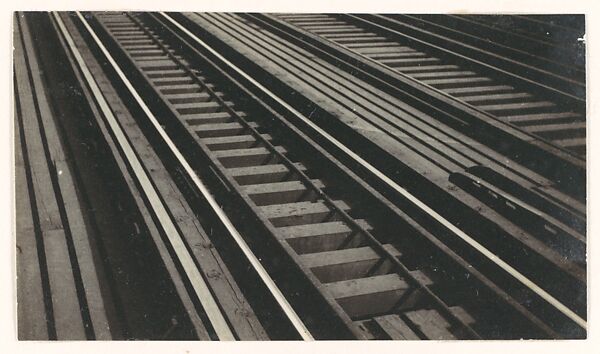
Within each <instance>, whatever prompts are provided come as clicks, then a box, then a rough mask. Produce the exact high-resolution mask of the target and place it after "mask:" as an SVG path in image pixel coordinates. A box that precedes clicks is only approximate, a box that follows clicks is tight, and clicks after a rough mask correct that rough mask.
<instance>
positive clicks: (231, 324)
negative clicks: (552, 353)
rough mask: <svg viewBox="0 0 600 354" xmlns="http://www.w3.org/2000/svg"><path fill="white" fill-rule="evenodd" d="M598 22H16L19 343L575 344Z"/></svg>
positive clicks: (256, 14)
mask: <svg viewBox="0 0 600 354" xmlns="http://www.w3.org/2000/svg"><path fill="white" fill-rule="evenodd" d="M97 5H98V4H97ZM199 8H200V9H201V6H200V4H199ZM542 10H543V9H540V11H542ZM589 22H590V19H589V16H588V15H586V14H585V13H583V12H573V11H565V12H563V13H560V12H554V13H538V12H514V11H509V12H507V13H493V12H491V13H487V12H480V13H476V12H469V13H460V12H447V11H446V12H439V11H436V10H434V8H432V9H431V10H430V11H429V12H407V11H403V8H402V6H401V3H399V4H398V6H397V10H396V11H394V12H360V11H357V12H349V11H337V12H331V11H324V12H314V11H304V12H299V11H290V12H276V11H233V12H227V11H199V12H192V11H157V10H150V11H144V10H141V9H137V10H135V11H117V10H111V11H101V10H94V11H75V8H73V11H67V10H61V11H39V10H36V11H30V10H27V11H14V12H12V24H11V25H10V26H11V30H10V32H11V36H12V48H11V49H12V53H11V59H10V61H11V62H10V66H11V69H12V73H11V81H12V82H11V83H10V89H11V92H10V99H11V101H12V102H11V104H12V107H13V108H12V110H11V115H10V116H9V119H8V120H7V124H8V121H11V122H10V139H11V140H10V145H11V151H12V152H11V154H12V156H11V168H12V169H13V170H12V174H10V177H11V178H13V179H12V184H11V188H12V199H11V202H12V208H13V210H12V214H11V215H12V217H13V220H12V222H13V234H12V242H13V243H12V246H11V247H12V249H11V254H12V255H14V257H13V258H12V262H13V265H14V267H13V269H12V275H11V279H12V281H13V282H14V285H15V291H14V292H15V299H14V304H13V305H14V313H15V316H14V317H15V324H14V327H15V331H16V338H15V339H16V340H18V341H19V342H20V343H23V342H32V343H33V342H38V343H39V342H42V343H44V342H48V341H59V342H62V341H70V342H73V341H152V342H160V341H173V342H175V341H186V342H189V343H190V345H192V347H193V345H194V344H193V342H205V341H292V342H300V341H351V343H352V342H357V341H376V342H380V341H386V342H390V341H393V343H394V345H397V347H396V348H398V349H397V350H401V348H402V345H403V344H402V343H406V341H412V342H416V341H435V342H442V343H448V342H451V341H465V340H466V341H473V340H475V341H481V340H496V341H497V340H502V341H523V340H530V341H526V342H539V341H541V340H543V341H550V340H551V341H554V340H561V341H557V342H563V344H564V340H569V341H573V342H574V343H577V342H585V340H586V339H588V337H589V334H588V309H589V301H590V297H589V294H590V293H589V291H588V290H589V289H588V283H589V282H588V280H589V279H591V278H590V277H589V274H588V273H589V269H588V265H589V262H590V257H589V253H588V251H589V249H588V234H589V232H588V217H587V214H588V202H589V200H588V195H589V188H588V186H589V184H588V179H589V177H588V168H589V166H588V162H589V160H590V158H589V156H590V155H589V146H588V144H587V143H586V141H589V135H590V133H589V130H588V129H589V121H590V108H589V107H590V105H589V102H588V96H589V94H588V89H589V79H588V70H587V68H588V67H589V64H590V63H591V60H593V59H589V56H588V54H589V53H588V44H589V43H588V35H587V26H589ZM592 43H593V44H596V43H594V42H592ZM531 340H534V341H531ZM351 343H346V344H344V345H345V346H348V347H351V346H352V344H351ZM492 343H493V342H492ZM198 344H200V343H198ZM392 348H393V347H392Z"/></svg>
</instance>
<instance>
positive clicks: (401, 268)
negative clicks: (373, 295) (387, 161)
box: [128, 14, 480, 338]
mask: <svg viewBox="0 0 600 354" xmlns="http://www.w3.org/2000/svg"><path fill="white" fill-rule="evenodd" d="M128 16H129V17H130V18H132V20H134V22H135V23H136V24H137V25H138V26H140V27H143V25H142V24H141V23H140V22H139V20H137V19H134V18H133V17H132V16H131V15H129V14H128ZM157 20H158V19H157ZM160 23H162V21H160ZM143 30H144V32H145V33H146V34H148V35H149V36H151V37H153V38H154V36H153V35H152V34H151V33H150V31H148V30H146V29H143ZM154 39H155V38H154ZM155 43H156V44H157V45H159V46H160V47H161V48H162V49H163V50H164V51H166V52H167V53H168V55H169V58H171V59H172V60H173V61H175V62H176V63H178V64H179V66H180V67H182V69H184V70H185V71H186V72H187V73H188V74H190V76H192V78H193V79H194V81H195V82H197V83H198V84H199V85H200V86H202V87H203V89H204V90H205V91H206V92H208V93H209V94H210V96H211V97H212V98H214V99H215V100H216V101H217V102H218V103H219V104H220V105H221V106H222V107H223V108H224V109H225V110H226V111H227V112H228V113H229V114H231V115H232V116H233V117H235V118H236V119H237V120H238V121H239V122H240V123H242V124H243V125H244V127H245V129H246V130H248V131H249V132H250V133H252V135H253V136H254V137H255V138H256V139H257V140H260V141H261V142H262V143H263V144H264V145H265V147H266V148H267V149H268V150H269V151H270V152H271V153H273V154H275V155H276V156H277V157H278V158H279V159H280V160H281V162H282V163H283V164H284V165H285V166H287V167H288V168H289V169H290V170H291V171H293V173H294V174H295V175H297V176H298V178H300V180H301V181H302V182H303V183H304V184H305V186H306V187H307V188H310V189H311V190H312V192H313V193H315V194H316V195H317V196H318V197H320V198H322V199H323V202H324V204H326V205H327V206H328V207H329V208H331V209H332V211H333V212H335V213H337V214H339V216H340V217H341V218H342V219H343V220H344V221H345V222H346V223H348V224H349V227H350V228H351V229H352V231H353V232H354V233H359V234H362V235H363V236H365V237H366V239H367V241H368V242H369V244H370V245H371V246H372V247H373V248H374V249H375V251H376V252H377V253H378V254H379V255H380V256H381V257H384V258H387V259H388V260H389V261H390V262H392V263H393V264H394V267H396V268H397V269H396V271H397V272H398V273H400V274H402V275H403V276H404V278H405V279H406V280H407V281H408V282H409V283H411V284H412V285H414V286H415V288H417V289H418V290H421V291H424V292H425V293H426V294H427V295H428V296H429V297H430V298H431V299H432V301H433V303H434V304H435V305H437V306H438V307H439V308H440V309H441V310H442V312H444V314H446V315H447V316H449V317H450V319H451V321H452V322H455V323H457V324H458V325H460V326H462V327H463V328H464V329H465V330H466V331H467V332H468V333H469V334H470V335H472V336H473V337H474V338H480V336H479V334H477V332H476V331H475V330H473V328H472V327H471V326H470V325H468V324H466V323H464V321H462V320H460V319H459V318H458V317H457V316H456V315H455V314H454V313H453V312H452V311H451V310H450V308H449V307H448V305H447V304H446V303H444V301H443V300H442V299H440V298H439V296H437V295H436V294H435V293H433V291H432V290H431V289H429V288H428V287H427V285H426V284H425V283H424V282H423V281H422V280H420V279H419V278H417V277H415V276H414V275H413V274H412V273H411V272H410V270H409V269H408V268H407V267H406V265H405V264H403V263H402V262H401V261H400V260H399V259H398V258H397V257H396V256H395V255H394V254H393V253H392V252H391V251H390V250H388V249H387V248H385V247H384V246H383V244H382V243H381V242H380V241H379V240H378V239H377V238H376V237H375V236H374V235H373V234H372V233H371V232H369V231H368V230H367V229H366V228H365V227H363V226H362V225H360V224H359V223H358V222H357V221H356V220H354V219H353V218H352V217H351V216H350V215H349V214H348V213H347V212H346V211H344V210H343V209H342V208H340V207H339V206H338V205H337V204H336V203H335V202H334V201H333V199H331V197H329V196H328V195H327V194H326V193H325V192H323V190H322V189H321V188H319V187H317V185H316V184H315V183H314V182H313V181H312V180H311V179H310V178H309V177H308V176H307V175H306V173H304V172H303V171H302V170H300V169H299V168H298V167H297V166H296V165H295V164H294V163H293V162H292V161H291V160H290V159H289V158H288V157H287V156H285V155H284V154H282V153H281V152H279V151H278V150H277V149H276V148H275V146H274V145H273V144H271V142H270V141H269V140H267V139H265V138H264V137H263V136H262V135H261V134H260V133H259V132H258V130H256V128H254V127H252V126H251V125H250V124H249V123H248V122H247V121H246V120H245V119H244V118H242V117H241V116H240V115H239V114H238V113H237V112H236V111H235V110H234V109H232V108H231V107H230V106H229V105H227V104H226V103H225V101H224V100H223V98H221V97H219V95H217V94H216V93H215V92H214V91H213V90H212V89H211V88H210V87H208V86H207V85H206V84H205V83H204V82H203V81H202V80H200V78H198V76H197V75H196V74H195V73H193V71H192V70H190V69H189V68H188V67H187V66H186V65H185V64H183V63H182V62H181V60H179V59H178V58H177V57H176V56H174V55H173V54H172V53H169V52H168V48H166V47H165V46H164V44H162V43H160V42H159V41H155ZM417 289H414V290H417ZM414 290H413V291H414Z"/></svg>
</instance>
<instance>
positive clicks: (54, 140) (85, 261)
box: [26, 42, 112, 340]
mask: <svg viewBox="0 0 600 354" xmlns="http://www.w3.org/2000/svg"><path fill="white" fill-rule="evenodd" d="M27 43H28V42H26V47H27V51H28V52H31V53H32V52H33V47H32V46H30V44H29V45H28V44H27ZM34 59H35V58H34V57H33V56H30V57H29V65H30V74H31V77H32V82H33V87H34V89H35V90H36V92H37V96H36V99H37V102H38V106H39V107H40V118H41V124H42V125H41V129H42V131H43V134H45V140H46V144H47V146H46V148H47V151H48V154H49V157H50V160H51V161H52V163H53V164H54V166H53V167H51V168H53V169H54V173H56V180H57V184H58V185H57V191H56V193H57V197H59V198H60V199H59V200H58V203H59V204H60V203H62V207H63V209H64V211H65V214H66V220H65V223H66V225H65V226H68V233H67V237H68V238H69V237H70V238H71V242H72V244H73V247H74V252H75V258H76V259H74V260H72V262H73V263H77V265H78V268H79V276H80V277H81V282H82V288H83V294H81V295H83V296H85V303H86V304H87V311H88V313H89V316H90V320H91V323H90V324H89V325H91V328H89V330H90V331H93V336H94V338H95V339H99V340H107V339H111V338H112V336H111V332H110V326H109V323H108V318H107V314H106V311H105V305H104V299H103V297H102V291H101V290H100V281H99V278H98V273H97V270H96V267H97V265H96V261H95V260H94V255H93V251H92V241H91V238H92V237H94V236H93V235H92V234H91V233H90V232H88V228H87V226H86V224H85V220H84V216H83V213H82V211H81V208H82V203H81V201H80V200H79V197H78V195H77V191H76V187H75V186H76V181H75V178H74V177H73V171H72V168H73V167H72V166H69V162H68V161H67V156H66V152H65V149H64V148H63V146H62V139H61V137H60V135H59V132H58V130H57V127H56V125H55V124H56V123H55V122H54V117H53V116H52V115H51V112H52V111H51V108H50V104H49V102H48V100H47V97H46V95H45V94H44V92H45V85H44V83H43V81H42V74H41V68H40V67H39V66H38V63H37V60H34ZM96 257H98V256H96ZM86 327H87V324H86Z"/></svg>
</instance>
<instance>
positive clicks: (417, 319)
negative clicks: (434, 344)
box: [406, 310, 456, 340]
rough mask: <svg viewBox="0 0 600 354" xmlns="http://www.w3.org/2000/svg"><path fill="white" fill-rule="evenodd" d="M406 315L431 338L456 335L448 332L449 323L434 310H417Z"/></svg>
mask: <svg viewBox="0 0 600 354" xmlns="http://www.w3.org/2000/svg"><path fill="white" fill-rule="evenodd" d="M406 317H407V318H408V319H409V320H410V321H411V322H412V323H413V324H414V325H415V326H416V327H418V328H419V330H420V331H421V332H422V333H423V334H424V335H425V336H426V337H427V339H431V340H450V339H456V337H455V336H454V335H453V334H452V332H450V330H449V328H450V324H449V323H448V322H447V321H446V319H444V318H443V317H442V316H441V315H440V314H439V313H438V312H437V311H436V310H418V311H411V312H407V313H406Z"/></svg>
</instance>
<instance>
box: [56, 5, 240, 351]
mask: <svg viewBox="0 0 600 354" xmlns="http://www.w3.org/2000/svg"><path fill="white" fill-rule="evenodd" d="M53 15H54V19H55V20H56V23H57V25H58V27H59V28H60V30H61V32H62V35H63V36H64V38H65V40H66V42H67V44H68V46H69V49H70V50H71V52H72V54H73V56H74V58H75V60H76V62H77V64H78V66H79V69H80V70H81V72H82V74H83V76H84V78H85V80H86V83H87V84H88V86H89V88H90V89H91V91H92V93H93V95H94V98H95V100H96V102H97V104H98V106H99V108H100V110H101V111H102V113H103V116H104V118H105V120H106V123H107V125H108V126H109V127H110V129H111V131H112V133H113V135H114V138H115V139H116V142H117V143H118V144H119V146H120V148H121V151H122V153H123V154H124V155H125V158H126V161H127V163H128V164H129V165H130V168H131V169H132V170H133V172H134V175H135V177H136V179H137V180H138V183H139V184H140V186H141V188H142V190H143V192H144V194H145V196H146V198H147V199H148V202H149V204H150V205H151V206H152V211H153V213H154V214H155V216H156V217H157V219H158V220H159V222H160V225H161V228H162V229H163V231H164V233H165V235H166V236H167V239H168V240H169V242H170V243H171V246H172V247H173V250H174V252H175V254H176V255H177V258H178V259H179V262H180V263H181V266H182V268H183V269H184V272H185V274H186V276H187V278H188V280H189V281H190V283H191V285H192V287H193V289H194V291H195V293H196V296H197V297H198V300H199V301H200V303H201V304H202V307H203V309H204V311H205V312H206V315H207V316H208V318H209V320H210V321H211V324H212V326H213V329H214V330H215V332H216V334H217V337H218V338H219V339H222V340H235V336H234V334H233V332H232V331H231V329H230V328H229V324H228V323H227V321H226V319H225V317H224V316H223V314H222V312H221V310H220V308H219V305H218V304H217V301H216V300H215V298H214V297H213V295H212V294H211V292H210V289H209V287H208V285H207V283H206V281H205V280H204V278H203V276H202V274H201V273H200V270H199V269H198V267H197V266H196V264H195V262H194V259H193V257H192V256H191V254H190V252H189V250H188V249H187V247H186V245H185V242H184V241H183V238H182V236H181V234H180V232H179V230H178V229H177V227H176V226H175V224H174V222H173V220H172V219H171V217H170V215H169V212H168V211H167V208H166V206H165V205H164V204H163V202H162V200H161V198H160V196H159V195H158V192H157V191H156V189H155V187H154V185H153V184H152V182H151V180H150V177H149V176H148V174H147V172H146V171H145V169H144V167H143V165H142V163H141V161H140V159H139V157H138V156H137V154H136V153H135V150H134V149H133V147H132V146H131V144H130V143H129V141H128V139H127V136H126V135H125V133H124V131H123V129H122V128H121V126H120V124H119V122H118V120H117V118H116V117H115V115H114V113H113V112H112V110H111V109H110V107H109V105H108V102H107V101H106V98H105V97H104V95H103V94H102V92H101V90H100V88H99V86H98V84H97V83H96V81H95V80H94V77H93V76H92V73H91V72H90V70H89V68H88V66H87V65H86V63H85V61H84V60H83V57H82V56H81V53H80V52H79V50H78V49H77V47H76V44H75V42H74V41H73V38H72V37H71V35H70V34H69V32H68V30H67V28H66V27H65V24H64V22H63V21H62V19H61V18H60V16H59V15H58V13H56V12H53ZM78 15H79V13H78Z"/></svg>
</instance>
